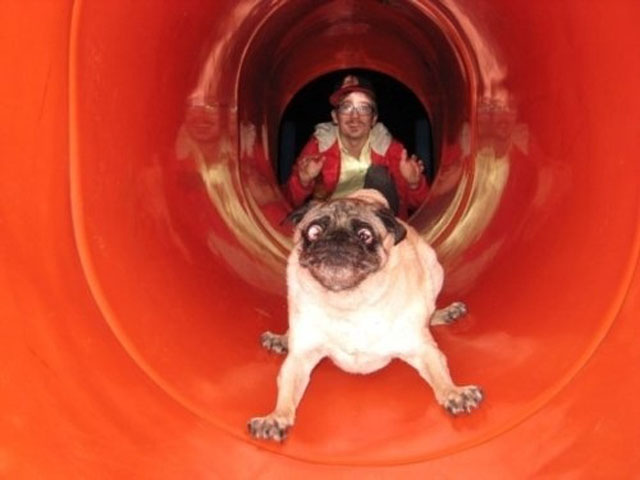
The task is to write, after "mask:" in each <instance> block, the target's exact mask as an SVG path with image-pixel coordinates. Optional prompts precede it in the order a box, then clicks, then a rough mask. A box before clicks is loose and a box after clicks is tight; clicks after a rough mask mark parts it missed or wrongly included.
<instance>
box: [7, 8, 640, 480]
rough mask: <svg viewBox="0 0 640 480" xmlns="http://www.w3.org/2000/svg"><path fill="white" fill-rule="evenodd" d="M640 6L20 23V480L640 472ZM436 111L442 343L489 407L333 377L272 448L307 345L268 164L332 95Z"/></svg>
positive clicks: (16, 221) (14, 218) (246, 12)
mask: <svg viewBox="0 0 640 480" xmlns="http://www.w3.org/2000/svg"><path fill="white" fill-rule="evenodd" d="M638 21H640V5H638V4H637V2H633V1H628V2H625V1H617V2H608V3H607V2H589V4H588V5H585V3H584V2H582V1H579V0H575V1H564V2H548V1H542V2H528V3H526V4H525V3H523V2H511V1H501V2H477V1H471V0H447V1H442V2H440V3H432V2H427V1H425V0H415V1H390V2H379V1H373V0H360V1H353V0H352V1H346V0H335V1H327V2H314V1H311V0H298V1H295V2H294V1H282V2H267V1H258V0H240V1H238V0H215V1H214V0H199V1H198V0H194V1H190V2H163V4H162V5H160V3H159V2H155V1H141V2H82V1H78V2H71V1H67V2H64V1H59V2H18V1H15V2H9V3H8V5H7V6H5V8H4V13H3V15H2V16H0V26H1V27H2V32H3V41H2V42H1V43H0V59H1V60H0V61H1V62H2V65H3V69H2V71H3V75H2V77H1V78H0V90H1V91H2V92H3V94H4V95H3V101H2V102H0V116H1V118H2V127H3V130H2V131H3V134H2V136H1V137H2V140H1V141H0V151H1V152H2V156H3V159H4V160H3V162H2V166H1V169H2V174H1V175H0V225H1V227H2V235H1V236H0V256H1V259H2V269H0V299H1V303H0V308H1V311H0V314H1V318H2V337H1V340H0V346H1V348H0V364H1V365H2V367H1V369H0V387H1V389H0V391H1V392H2V393H1V394H0V476H1V477H6V478H154V479H160V478H291V477H295V478H298V477H301V476H303V475H304V476H305V478H333V477H337V478H413V477H416V478H417V477H424V476H425V475H432V476H435V477H436V478H467V477H470V476H471V475H472V476H473V477H475V478H492V479H493V478H564V477H570V478H630V477H632V476H634V475H637V472H638V471H640V456H639V455H638V453H637V451H638V447H637V439H638V438H640V437H639V435H640V404H639V403H638V402H637V397H638V394H639V393H640V376H638V375H637V372H636V370H637V368H636V365H638V364H639V361H640V349H639V348H638V347H637V343H638V341H637V337H638V312H640V271H639V270H638V268H637V267H638V256H639V251H640V228H639V227H640V215H639V213H640V194H639V192H640V162H639V161H638V154H639V153H640V132H639V130H638V125H640V114H639V112H640V95H638V92H637V86H636V85H637V79H638V78H640V63H639V62H638V61H637V59H638V58H639V56H640V37H639V36H638V35H637V32H636V29H637V23H638ZM349 67H352V68H355V67H359V68H367V69H371V70H375V71H379V72H382V73H386V74H388V75H391V76H393V77H394V78H396V79H397V80H398V81H400V82H402V83H404V84H405V85H407V86H408V87H409V88H411V89H412V90H413V91H414V93H415V94H416V96H417V97H418V98H419V99H420V100H421V101H422V102H423V104H424V106H425V108H427V110H428V111H429V113H430V115H431V120H432V122H433V125H434V132H433V133H434V140H435V144H434V149H435V151H436V153H437V155H438V159H439V160H438V161H439V171H438V174H437V176H436V179H435V181H434V184H433V185H432V193H431V196H430V198H429V200H428V201H427V203H426V204H425V205H424V207H423V208H422V209H421V210H420V211H418V212H417V213H416V214H415V215H414V217H413V218H412V223H413V225H414V226H415V227H416V228H418V229H419V230H420V231H421V232H422V233H423V235H424V236H425V238H428V239H429V240H430V241H432V243H433V244H434V245H435V246H436V248H437V250H438V253H439V254H440V257H441V259H442V262H443V264H444V265H445V268H446V271H447V278H446V280H445V288H444V292H443V295H442V297H441V300H442V303H446V302H447V301H449V300H452V299H462V300H464V301H466V302H467V304H468V305H469V307H470V310H471V314H470V316H469V317H468V318H466V319H464V320H462V321H461V322H460V323H459V324H457V325H453V326H450V327H438V328H437V329H436V330H435V336H436V339H437V340H438V342H439V344H440V346H441V348H442V349H443V351H444V352H445V353H446V354H447V356H448V358H449V365H450V368H451V370H452V374H453V376H454V378H456V379H457V380H458V381H459V382H460V383H469V382H477V383H479V384H481V385H482V386H483V387H484V389H485V392H486V394H487V400H486V402H485V404H484V405H483V406H482V408H481V409H480V410H479V411H478V412H477V413H474V414H473V415H470V416H468V417H464V418H455V419H454V418H451V417H449V416H448V415H447V414H446V413H445V412H444V411H442V410H441V409H440V408H439V407H438V406H437V405H436V403H435V401H434V399H433V396H432V393H431V391H430V390H429V388H428V387H427V386H426V385H425V384H424V383H423V382H422V381H421V380H420V379H419V377H418V376H417V375H416V374H415V373H414V372H413V371H412V370H411V369H410V368H409V367H407V366H406V365H404V364H401V363H394V364H392V365H391V366H389V367H388V368H386V369H384V370H382V371H380V372H377V373H375V374H373V375H369V376H352V375H348V374H346V373H344V372H341V371H340V370H338V369H337V368H336V367H334V366H333V365H332V364H330V363H329V362H324V363H322V364H321V365H320V366H319V367H318V368H317V369H316V371H315V372H314V374H313V377H312V381H311V384H310V387H309V389H308V391H307V394H306V395H305V397H304V399H303V401H302V404H301V406H300V408H299V411H298V418H297V424H296V426H295V427H294V430H293V431H292V434H291V437H290V439H289V440H288V441H287V442H286V443H285V444H284V445H277V444H268V443H260V442H255V441H253V440H251V439H250V438H249V437H248V436H247V434H246V432H245V423H246V421H247V420H248V419H249V418H250V417H251V416H254V415H257V414H263V413H266V412H268V411H269V409H270V408H271V407H272V405H273V401H274V398H275V392H276V386H275V377H276V374H277V371H278V368H279V365H280V362H281V359H280V358H277V357H276V356H273V355H269V354H268V353H266V352H265V351H263V350H261V348H260V346H259V343H258V336H259V334H260V333H261V332H262V331H263V330H266V329H272V330H281V329H284V328H286V301H285V300H286V298H285V296H286V293H285V286H284V265H285V261H286V255H287V251H288V248H289V245H290V243H289V242H290V241H289V239H288V231H287V230H286V228H285V227H283V226H281V225H280V223H279V222H280V220H281V218H282V216H283V215H284V214H285V213H286V212H287V209H288V207H287V205H286V203H285V202H284V199H283V197H282V194H281V193H280V191H279V190H278V188H277V187H276V186H275V177H274V174H273V168H272V162H273V161H274V157H275V152H276V151H277V144H276V142H277V132H278V122H279V120H280V115H281V114H282V112H283V111H284V109H285V107H286V105H287V103H288V102H289V101H290V100H291V98H292V97H293V95H295V93H296V92H297V91H298V90H299V89H300V88H302V87H303V86H304V85H306V84H307V83H309V82H310V81H312V80H313V79H314V78H316V77H317V76H319V75H322V74H325V73H328V72H331V71H335V70H338V69H343V68H349Z"/></svg>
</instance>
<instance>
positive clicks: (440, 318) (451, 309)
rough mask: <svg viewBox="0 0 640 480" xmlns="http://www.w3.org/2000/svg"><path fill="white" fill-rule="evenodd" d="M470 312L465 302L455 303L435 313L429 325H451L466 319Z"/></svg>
mask: <svg viewBox="0 0 640 480" xmlns="http://www.w3.org/2000/svg"><path fill="white" fill-rule="evenodd" d="M468 312H469V310H468V309H467V306H466V305H465V304H464V303H463V302H453V303H452V304H451V305H449V306H448V307H445V308H441V309H439V310H436V311H435V312H433V315H431V319H430V320H429V325H432V326H434V325H450V324H452V323H453V322H455V321H456V320H457V319H459V318H460V317H464V316H465V315H466V314H467V313H468Z"/></svg>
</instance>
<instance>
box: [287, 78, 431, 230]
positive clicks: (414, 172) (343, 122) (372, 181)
mask: <svg viewBox="0 0 640 480" xmlns="http://www.w3.org/2000/svg"><path fill="white" fill-rule="evenodd" d="M329 102H330V103H331V105H332V106H333V110H332V111H331V118H332V119H333V122H332V123H320V124H318V125H316V130H315V132H314V134H313V136H312V137H311V139H310V140H309V141H308V142H307V144H306V145H305V147H304V148H303V150H302V152H301V154H300V156H299V157H298V160H297V161H296V163H295V165H294V166H293V171H292V173H291V176H290V177H289V180H288V181H287V186H286V192H287V196H288V198H289V200H290V201H291V203H292V204H293V205H294V206H299V205H302V204H303V203H304V202H305V201H306V200H307V199H308V198H309V197H310V196H312V195H313V196H314V197H315V198H320V199H328V198H337V197H343V196H346V195H348V194H350V193H352V192H354V191H356V190H358V189H360V188H375V189H377V190H379V191H381V192H382V193H383V194H384V195H385V197H387V200H388V201H389V204H390V205H391V207H392V208H393V210H394V212H395V213H396V214H397V215H398V216H400V217H402V218H407V217H408V215H409V211H410V210H413V209H416V208H417V207H419V206H420V204H422V202H423V201H424V200H425V198H426V196H427V193H428V191H429V187H428V185H427V182H426V179H425V176H424V175H423V173H422V172H423V170H424V165H423V163H422V161H421V160H419V159H418V158H416V156H415V155H411V156H410V157H409V156H408V155H407V151H406V149H405V148H404V146H403V145H402V144H401V143H400V142H398V141H397V140H395V139H393V138H392V136H391V134H390V133H389V131H388V130H387V128H386V127H385V126H384V125H383V124H382V123H377V120H378V113H377V105H376V95H375V92H374V90H373V88H372V86H371V84H370V83H369V82H367V81H366V80H365V79H363V78H358V77H357V76H355V75H347V77H345V79H344V81H343V82H342V84H341V85H340V86H339V87H338V88H337V89H336V91H335V92H334V93H333V94H332V95H331V97H330V98H329Z"/></svg>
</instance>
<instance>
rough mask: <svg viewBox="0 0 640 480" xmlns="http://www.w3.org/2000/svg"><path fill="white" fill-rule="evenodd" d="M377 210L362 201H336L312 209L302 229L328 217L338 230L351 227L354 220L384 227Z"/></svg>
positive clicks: (302, 223) (305, 217)
mask: <svg viewBox="0 0 640 480" xmlns="http://www.w3.org/2000/svg"><path fill="white" fill-rule="evenodd" d="M375 210H376V207H375V206H374V205H372V204H370V203H368V202H363V201H360V200H355V199H340V200H334V201H330V202H327V203H324V204H322V205H319V206H317V207H315V208H312V209H311V210H310V211H309V212H307V214H306V215H305V216H304V218H303V219H302V222H301V225H300V227H302V228H304V226H305V225H308V224H309V223H312V222H314V221H315V220H318V219H319V218H323V217H328V218H329V219H330V221H331V225H332V226H334V227H336V228H340V227H349V226H350V224H351V221H352V220H353V219H354V218H358V219H360V220H366V221H368V222H369V223H371V224H372V226H374V225H375V226H378V227H382V224H381V222H380V220H379V219H378V218H377V217H376V215H375Z"/></svg>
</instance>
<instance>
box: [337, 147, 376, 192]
mask: <svg viewBox="0 0 640 480" xmlns="http://www.w3.org/2000/svg"><path fill="white" fill-rule="evenodd" d="M370 138H371V137H369V138H368V139H367V141H366V143H365V144H364V146H363V147H362V150H361V151H360V157H354V156H353V155H351V154H350V153H349V152H348V151H347V149H346V148H345V147H344V146H343V145H342V142H341V141H340V135H338V147H339V148H340V178H339V179H338V185H337V186H336V189H335V191H334V192H333V195H331V198H339V197H345V196H347V195H349V194H350V193H353V192H355V191H356V190H360V189H361V188H362V187H363V186H364V177H365V175H366V173H367V170H368V168H369V167H370V166H371V142H370Z"/></svg>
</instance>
